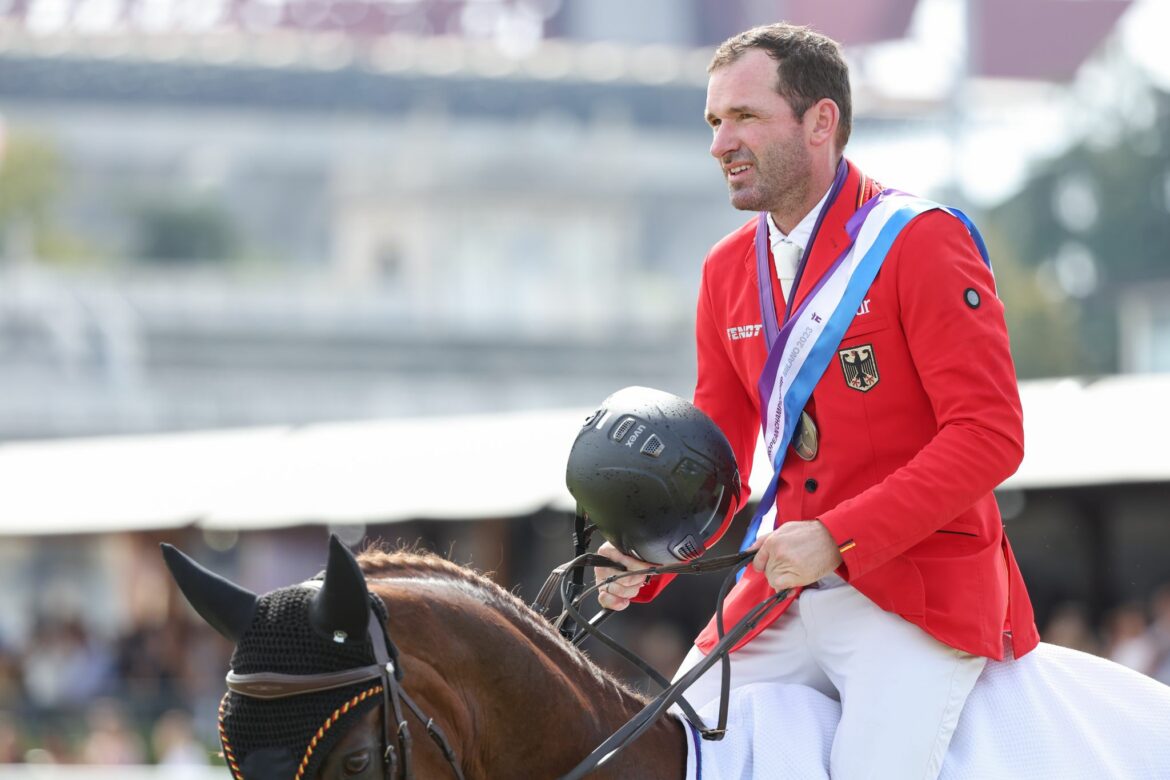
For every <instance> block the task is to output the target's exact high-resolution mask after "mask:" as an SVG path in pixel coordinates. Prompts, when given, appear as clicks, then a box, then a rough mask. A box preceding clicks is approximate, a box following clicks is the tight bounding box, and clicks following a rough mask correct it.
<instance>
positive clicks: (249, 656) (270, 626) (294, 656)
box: [163, 537, 408, 780]
mask: <svg viewBox="0 0 1170 780" xmlns="http://www.w3.org/2000/svg"><path fill="white" fill-rule="evenodd" d="M163 557H164V559H165V561H166V564H167V567H168V568H169V569H170V571H171V574H172V576H173V577H174V579H175V581H176V583H177V584H178V586H179V589H180V590H181V591H182V593H183V595H184V596H185V597H186V599H187V601H188V602H190V604H191V606H192V607H194V608H195V611H196V612H198V613H199V615H200V616H201V617H203V619H204V620H206V621H207V622H208V624H210V625H211V626H212V627H213V628H215V629H216V630H217V631H219V633H221V634H222V635H224V636H225V637H227V638H228V639H230V640H231V641H232V642H234V643H235V650H234V652H233V653H232V659H231V672H230V673H229V674H228V676H227V682H228V688H229V690H228V692H227V694H226V695H225V696H224V697H223V699H222V701H221V703H220V708H219V733H220V741H221V744H222V746H223V753H224V756H225V758H226V760H227V762H228V766H229V768H230V770H231V772H232V775H233V777H234V778H236V780H289V779H290V778H297V780H300V779H301V778H314V777H320V778H330V780H332V778H379V777H388V778H396V777H398V776H399V774H400V772H402V771H405V769H406V766H405V765H404V762H405V761H407V760H408V756H407V755H406V751H404V750H403V749H402V745H401V742H400V740H399V739H398V738H397V735H393V736H389V738H388V739H386V740H384V739H383V736H384V734H383V723H384V722H389V723H391V725H393V724H394V723H398V722H400V721H401V720H402V718H401V716H400V714H399V717H396V718H387V717H386V715H387V714H389V713H391V712H393V711H396V710H400V709H401V708H400V706H399V704H398V702H397V701H396V700H394V701H393V702H392V697H391V696H390V693H391V691H392V690H393V689H395V688H397V687H398V679H396V675H398V676H400V675H401V671H400V670H398V669H397V665H396V664H397V653H396V650H395V648H394V645H393V643H392V642H390V641H389V638H388V636H387V635H386V634H385V633H384V631H385V626H386V621H387V612H386V607H385V604H384V603H383V602H382V600H381V599H380V598H378V597H377V596H374V595H371V594H370V592H369V590H368V588H367V586H366V581H365V577H364V576H363V575H362V572H361V569H360V568H359V566H358V563H357V560H356V559H355V558H354V556H353V554H352V553H350V551H349V550H348V549H347V548H346V547H345V545H343V544H342V543H341V542H340V541H338V539H337V537H333V538H332V539H331V540H330V545H329V561H328V565H327V567H326V569H325V571H324V573H323V575H318V577H316V578H314V579H311V580H308V581H306V582H303V583H301V584H299V585H293V586H289V587H285V588H279V589H277V590H274V591H272V592H270V593H267V594H264V595H262V596H257V595H256V594H254V593H252V592H250V591H248V590H247V589H245V588H242V587H240V586H238V585H236V584H234V583H232V582H229V581H228V580H226V579H224V578H222V577H220V576H219V575H217V574H215V573H213V572H211V571H208V570H207V569H205V568H203V567H202V566H200V565H199V564H198V563H196V562H195V561H193V560H192V559H191V558H189V557H188V556H186V555H184V554H183V553H182V552H180V551H179V550H178V549H176V548H174V547H172V546H170V545H163ZM379 705H383V706H379ZM384 741H385V742H386V743H387V744H383V742H384ZM335 748H336V750H335Z"/></svg>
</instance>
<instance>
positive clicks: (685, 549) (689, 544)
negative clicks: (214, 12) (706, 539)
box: [671, 534, 703, 561]
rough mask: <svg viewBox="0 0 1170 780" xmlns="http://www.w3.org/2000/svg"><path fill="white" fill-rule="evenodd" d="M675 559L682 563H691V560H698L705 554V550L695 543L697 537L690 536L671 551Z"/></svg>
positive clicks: (684, 538)
mask: <svg viewBox="0 0 1170 780" xmlns="http://www.w3.org/2000/svg"><path fill="white" fill-rule="evenodd" d="M671 552H673V553H674V555H675V557H676V558H678V559H679V560H682V561H689V560H690V559H691V558H698V557H699V556H700V555H702V554H703V548H702V547H700V546H699V545H698V544H697V543H696V542H695V537H693V536H691V535H690V534H688V535H687V536H685V537H683V540H682V541H681V542H679V543H678V544H676V545H675V546H674V549H673V550H671Z"/></svg>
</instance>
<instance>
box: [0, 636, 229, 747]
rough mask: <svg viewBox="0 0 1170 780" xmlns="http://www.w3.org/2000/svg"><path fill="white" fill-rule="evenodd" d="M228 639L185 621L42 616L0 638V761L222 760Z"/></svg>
mask: <svg viewBox="0 0 1170 780" xmlns="http://www.w3.org/2000/svg"><path fill="white" fill-rule="evenodd" d="M230 653H231V647H230V645H228V644H227V643H226V642H225V641H224V640H223V639H221V638H220V637H219V636H218V635H217V634H215V633H214V632H213V631H212V630H211V629H210V628H207V627H205V626H203V625H196V624H195V623H194V622H190V621H186V620H181V621H169V622H165V623H164V622H156V623H143V624H138V625H133V626H131V627H129V628H128V629H126V630H125V631H123V632H121V633H118V634H116V635H113V636H105V635H103V634H102V633H101V632H100V631H97V630H94V629H93V628H90V627H87V626H86V624H85V623H84V622H83V621H82V620H80V619H78V618H77V617H45V616H42V617H39V618H38V619H37V621H36V622H35V624H34V627H33V630H32V631H31V632H30V633H29V635H28V636H27V637H26V638H25V639H24V641H23V642H21V643H19V644H16V643H9V644H8V645H7V646H5V645H0V764H5V763H43V764H99V765H125V764H164V765H203V766H206V765H208V764H210V763H219V759H218V758H217V756H216V754H217V753H218V750H219V745H218V739H217V737H216V734H215V714H214V713H215V711H216V707H217V705H218V698H219V696H220V695H222V691H223V675H224V672H225V671H226V669H227V667H228V659H229V657H230Z"/></svg>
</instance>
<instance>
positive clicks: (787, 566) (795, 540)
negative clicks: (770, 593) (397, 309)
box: [752, 520, 841, 592]
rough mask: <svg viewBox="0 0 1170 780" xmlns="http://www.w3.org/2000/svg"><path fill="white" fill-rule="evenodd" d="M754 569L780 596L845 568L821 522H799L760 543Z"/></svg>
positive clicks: (757, 543) (761, 540)
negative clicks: (787, 590) (760, 572)
mask: <svg viewBox="0 0 1170 780" xmlns="http://www.w3.org/2000/svg"><path fill="white" fill-rule="evenodd" d="M752 547H753V548H759V552H757V553H756V557H755V558H754V559H753V560H752V566H754V567H755V568H756V570H757V571H762V572H764V575H765V576H766V577H767V578H768V584H769V585H771V586H772V587H773V588H774V589H775V590H776V591H777V592H779V591H781V590H784V589H785V588H793V587H796V586H797V585H808V584H809V583H810V582H816V581H817V580H819V579H820V578H821V577H824V576H825V575H826V574H830V573H831V572H832V571H833V570H834V569H836V568H837V567H838V566H840V565H841V551H840V550H838V549H837V543H836V542H835V541H834V540H833V537H832V536H830V535H829V529H827V528H825V526H824V525H822V524H821V521H820V520H796V521H793V522H788V523H784V525H782V526H780V527H779V528H777V529H776V530H775V531H772V532H771V533H770V534H768V535H767V536H765V537H763V538H762V539H760V540H758V541H757V542H756V543H755V544H754V545H752Z"/></svg>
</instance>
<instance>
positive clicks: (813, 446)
mask: <svg viewBox="0 0 1170 780" xmlns="http://www.w3.org/2000/svg"><path fill="white" fill-rule="evenodd" d="M818 442H819V440H818V436H817V424H816V423H814V422H813V419H812V418H811V417H809V415H808V412H805V411H801V413H800V422H799V423H797V425H796V431H795V433H793V435H792V449H793V450H794V451H795V452H796V454H797V455H799V456H800V458H801V459H802V460H812V459H813V458H815V457H816V456H817V446H818Z"/></svg>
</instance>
